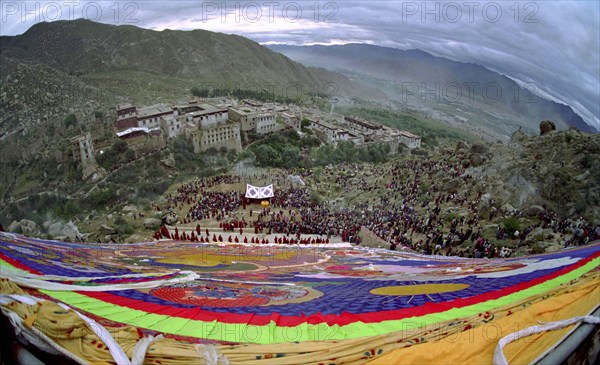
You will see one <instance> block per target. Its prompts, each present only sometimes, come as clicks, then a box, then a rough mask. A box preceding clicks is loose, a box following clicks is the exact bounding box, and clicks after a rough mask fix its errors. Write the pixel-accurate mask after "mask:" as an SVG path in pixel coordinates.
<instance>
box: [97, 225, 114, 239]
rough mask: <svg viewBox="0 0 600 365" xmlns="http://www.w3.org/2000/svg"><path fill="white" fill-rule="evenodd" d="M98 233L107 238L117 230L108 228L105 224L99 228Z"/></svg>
mask: <svg viewBox="0 0 600 365" xmlns="http://www.w3.org/2000/svg"><path fill="white" fill-rule="evenodd" d="M100 233H102V234H103V235H107V236H108V235H113V234H116V233H117V230H116V229H115V228H114V227H110V226H107V225H106V224H103V225H101V226H100Z"/></svg>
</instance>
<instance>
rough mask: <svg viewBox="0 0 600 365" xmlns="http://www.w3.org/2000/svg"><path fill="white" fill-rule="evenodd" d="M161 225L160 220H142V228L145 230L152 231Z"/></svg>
mask: <svg viewBox="0 0 600 365" xmlns="http://www.w3.org/2000/svg"><path fill="white" fill-rule="evenodd" d="M160 223H161V220H160V219H156V218H146V219H144V227H146V229H154V228H156V227H158V226H159V225H160Z"/></svg>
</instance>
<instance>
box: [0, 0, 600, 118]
mask: <svg viewBox="0 0 600 365" xmlns="http://www.w3.org/2000/svg"><path fill="white" fill-rule="evenodd" d="M0 4H1V7H0V13H1V14H0V15H1V19H0V34H2V35H16V34H21V33H23V32H25V31H26V30H27V29H28V28H29V27H30V26H31V25H32V24H34V23H37V22H40V21H53V20H69V19H75V18H82V17H83V18H87V19H91V20H96V21H101V22H103V23H110V24H131V25H137V26H140V27H143V28H148V29H155V30H163V29H167V28H169V29H181V30H190V29H197V28H199V29H206V30H211V31H217V32H224V33H234V34H239V35H243V36H246V37H248V38H251V39H253V40H255V41H257V42H261V43H267V44H273V43H286V44H297V45H302V44H343V43H369V44H377V45H382V46H388V47H395V48H400V49H412V48H417V49H421V50H424V51H427V52H430V53H432V54H434V55H436V56H443V57H447V58H450V59H453V60H458V61H463V62H474V63H478V64H481V65H483V66H486V67H488V68H490V69H492V70H495V71H498V72H500V73H502V74H504V75H507V76H509V77H511V78H513V79H514V80H516V81H518V82H522V83H527V84H528V85H530V87H529V88H528V89H529V90H535V92H536V93H537V94H539V95H541V96H545V97H548V98H551V99H553V100H556V101H559V102H562V103H566V104H568V105H570V106H572V107H573V109H574V110H575V111H576V112H577V113H578V114H579V115H581V116H582V117H583V118H584V120H585V121H586V122H588V124H590V125H592V126H594V127H595V128H596V129H598V130H600V2H598V1H597V0H576V1H524V2H515V1H512V0H511V1H483V2H482V1H469V0H465V1H456V2H445V1H444V2H440V1H428V2H424V1H315V0H311V1H269V0H267V1H178V2H175V1H121V2H115V1H107V2H104V1H88V2H86V1H35V2H34V1H30V2H21V1H4V0H1V1H0Z"/></svg>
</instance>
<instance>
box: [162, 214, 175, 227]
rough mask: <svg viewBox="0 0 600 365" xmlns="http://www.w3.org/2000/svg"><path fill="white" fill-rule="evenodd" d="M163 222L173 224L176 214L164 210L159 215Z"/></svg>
mask: <svg viewBox="0 0 600 365" xmlns="http://www.w3.org/2000/svg"><path fill="white" fill-rule="evenodd" d="M161 219H162V221H163V223H164V224H168V225H173V224H175V223H177V215H176V214H175V213H173V212H166V213H165V214H163V215H162V217H161Z"/></svg>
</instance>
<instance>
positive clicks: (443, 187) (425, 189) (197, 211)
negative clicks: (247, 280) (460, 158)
mask: <svg viewBox="0 0 600 365" xmlns="http://www.w3.org/2000/svg"><path fill="white" fill-rule="evenodd" d="M292 174H295V175H294V176H296V177H297V178H298V179H301V180H302V181H303V182H302V185H301V186H294V184H291V183H289V179H287V176H291V175H292ZM256 178H257V176H251V177H246V179H243V178H242V177H241V176H236V175H220V176H216V177H211V178H203V179H197V180H195V181H192V182H190V183H187V184H184V185H182V186H181V187H179V188H178V189H177V194H174V195H168V196H167V199H166V200H167V201H166V204H165V205H164V206H163V207H158V206H157V209H161V210H163V211H164V210H172V209H174V208H175V207H179V208H183V207H184V206H187V205H189V206H191V207H190V208H189V211H188V212H187V214H186V216H185V217H184V223H190V222H197V221H202V220H214V221H217V222H219V225H220V227H221V228H222V229H223V231H227V230H233V228H235V229H237V228H238V227H239V229H240V231H241V230H243V228H245V227H248V228H249V230H250V232H253V233H254V234H255V235H257V234H281V235H282V236H281V237H285V239H283V238H282V239H281V241H279V240H275V241H276V242H275V243H279V242H281V243H314V242H311V239H310V238H304V239H302V238H301V235H317V236H323V237H326V238H323V239H320V238H319V241H320V242H318V243H325V241H327V242H329V239H330V238H331V237H334V236H337V237H340V238H341V239H342V241H344V242H351V243H355V244H360V243H361V238H360V236H359V232H360V231H361V229H363V228H365V229H367V230H369V231H370V232H372V233H373V234H375V235H376V236H377V237H379V238H380V239H381V240H383V241H385V242H387V243H388V244H389V247H390V249H397V247H398V246H404V247H405V248H409V249H412V250H414V251H417V252H420V253H424V254H435V255H458V256H465V257H477V258H481V257H489V258H493V257H508V256H510V255H511V254H512V252H513V249H511V248H509V247H508V246H509V245H508V244H502V243H503V241H505V240H511V239H514V240H517V247H518V244H519V243H521V242H523V240H525V239H526V237H527V235H528V234H530V233H531V232H532V231H533V230H534V229H535V228H537V227H542V228H544V229H546V228H552V230H553V231H554V232H555V233H562V234H564V233H568V232H570V233H572V234H573V238H572V239H571V240H569V242H565V245H571V244H582V243H586V242H589V241H592V240H595V239H598V238H600V227H598V226H592V225H591V224H589V223H587V222H586V221H585V220H584V219H583V218H582V219H579V220H578V221H577V222H572V221H570V220H567V219H559V217H558V216H557V215H556V214H555V213H552V212H550V211H548V210H544V211H543V212H542V213H540V215H539V217H538V218H539V221H540V223H538V224H537V225H531V226H528V227H526V228H525V229H524V230H523V231H522V232H517V235H516V236H514V237H511V236H510V235H509V234H508V232H506V230H505V229H504V228H503V227H499V228H498V230H497V232H496V242H495V243H494V242H491V241H490V239H488V238H486V237H484V235H483V226H482V225H481V224H480V221H481V220H482V219H484V217H482V216H483V215H484V214H483V212H480V211H479V210H480V207H481V206H482V204H481V203H482V197H483V190H477V189H476V188H473V189H461V188H462V187H465V186H477V185H478V184H477V183H476V182H474V181H472V177H471V176H470V175H468V174H464V169H463V167H462V166H461V165H460V164H458V163H451V162H446V161H437V160H429V159H428V160H420V161H416V160H410V161H402V162H397V163H395V164H389V165H376V166H373V165H356V164H342V165H338V166H336V167H335V168H325V169H323V171H321V172H320V173H319V175H318V176H316V175H314V174H313V171H311V170H303V171H293V170H290V171H284V172H280V173H279V174H278V175H276V176H271V181H275V182H276V189H275V191H274V196H273V197H272V198H270V199H269V205H268V206H267V207H265V206H262V205H260V203H261V202H256V201H252V200H249V199H246V198H245V196H244V193H243V192H240V191H235V190H229V191H226V192H224V191H217V190H214V189H213V188H214V187H216V186H221V188H222V189H221V190H224V189H223V186H222V184H236V183H242V182H246V181H243V180H248V182H249V181H255V180H253V179H256ZM262 178H266V179H268V178H269V176H262ZM304 180H306V181H309V182H313V183H314V184H319V183H328V184H332V185H334V186H337V187H338V188H339V190H342V191H345V192H347V191H349V190H350V189H354V190H356V189H358V190H360V191H362V192H365V193H366V192H375V193H374V194H373V195H374V197H373V198H372V199H370V200H369V201H365V202H362V203H360V204H356V205H353V206H344V205H335V204H323V203H319V202H318V201H317V200H316V199H313V197H312V194H311V191H310V190H309V189H308V188H307V187H306V186H304ZM479 186H481V185H479ZM238 190H239V189H238ZM459 191H463V192H462V193H459ZM486 202H487V205H488V208H489V209H488V211H487V212H486V216H485V218H487V219H489V220H491V219H493V218H494V217H495V215H496V214H498V211H499V209H498V207H497V206H496V202H495V201H494V200H493V199H489V200H486ZM256 203H259V205H256ZM487 214H489V216H487ZM513 214H517V215H520V214H522V212H519V211H516V210H515V212H513ZM236 215H237V216H236ZM196 238H197V239H200V238H202V239H203V240H205V241H207V242H211V241H215V240H216V241H219V240H221V239H222V238H223V237H218V236H214V235H213V236H212V237H211V236H210V235H209V234H208V232H206V237H202V235H201V234H200V233H199V232H198V233H197V234H196ZM235 239H236V237H234V238H232V237H231V236H230V237H228V238H225V241H227V240H229V241H230V242H232V241H235ZM255 240H256V241H259V242H252V241H255ZM313 240H314V238H313ZM216 241H215V242H216ZM248 242H251V243H266V242H264V239H263V240H262V241H261V240H259V239H255V238H254V236H253V237H252V238H251V239H250V240H249V241H248ZM465 242H467V243H470V244H469V245H464V243H465Z"/></svg>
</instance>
